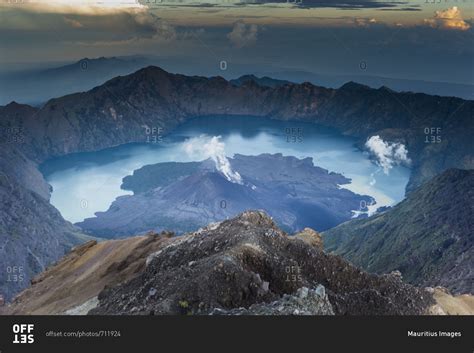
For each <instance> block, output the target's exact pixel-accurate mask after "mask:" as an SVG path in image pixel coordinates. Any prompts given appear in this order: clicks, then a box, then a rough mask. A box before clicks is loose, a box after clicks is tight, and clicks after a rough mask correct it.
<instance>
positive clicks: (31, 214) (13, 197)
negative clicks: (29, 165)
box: [0, 178, 87, 301]
mask: <svg viewBox="0 0 474 353" xmlns="http://www.w3.org/2000/svg"><path fill="white" fill-rule="evenodd" d="M0 204H1V205H2V206H1V207H2V210H1V212H0V295H2V296H3V297H4V298H5V299H6V300H7V301H8V300H10V299H11V298H12V297H13V296H14V295H15V294H16V293H18V292H19V291H20V290H22V289H24V288H26V287H27V286H28V285H29V281H30V280H31V278H33V276H34V275H36V274H37V273H39V272H41V271H44V270H45V269H46V267H47V266H48V265H50V264H51V263H52V262H54V261H56V260H57V259H59V258H60V257H62V256H63V255H64V254H65V253H66V252H67V251H69V249H70V248H71V246H73V245H75V244H78V243H80V242H82V241H84V240H85V239H87V237H86V236H83V235H81V233H80V231H79V229H77V228H76V227H74V226H73V225H72V224H70V223H69V222H66V221H65V220H64V219H63V218H62V217H61V215H60V213H59V212H58V211H57V210H56V209H55V208H54V207H53V206H51V205H50V204H49V202H48V201H47V200H46V199H44V198H43V197H42V196H40V195H39V194H37V193H35V192H33V191H31V190H29V189H27V188H25V187H23V186H22V185H20V183H18V182H17V181H16V180H14V179H8V178H0Z"/></svg>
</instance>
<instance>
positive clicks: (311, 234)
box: [290, 228, 324, 250]
mask: <svg viewBox="0 0 474 353" xmlns="http://www.w3.org/2000/svg"><path fill="white" fill-rule="evenodd" d="M290 239H300V240H302V241H304V242H305V243H308V244H309V245H311V246H314V247H316V248H318V249H320V250H323V248H324V246H323V238H322V237H321V234H319V233H318V232H316V231H315V230H313V229H311V228H305V229H303V230H302V231H301V232H298V233H296V234H294V235H293V236H291V237H290Z"/></svg>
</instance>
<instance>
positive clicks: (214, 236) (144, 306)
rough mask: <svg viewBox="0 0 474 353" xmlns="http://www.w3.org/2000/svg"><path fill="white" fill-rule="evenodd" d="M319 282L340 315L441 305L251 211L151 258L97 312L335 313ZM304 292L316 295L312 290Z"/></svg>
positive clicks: (105, 294) (104, 296) (107, 292)
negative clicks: (290, 234)
mask: <svg viewBox="0 0 474 353" xmlns="http://www.w3.org/2000/svg"><path fill="white" fill-rule="evenodd" d="M319 285H321V286H324V288H325V292H326V293H327V298H328V299H329V303H330V304H331V306H332V308H333V309H332V310H333V312H334V313H335V314H338V315H351V314H352V315H403V314H413V315H416V314H422V313H425V311H426V310H427V308H428V307H429V306H430V305H431V304H432V303H433V299H432V297H431V295H430V294H429V293H428V292H425V291H424V290H421V289H418V288H416V287H413V286H410V285H407V284H405V283H403V282H402V281H401V280H400V279H399V278H398V277H396V276H390V275H388V276H377V275H370V274H367V273H365V272H363V271H361V270H359V269H358V268H356V267H354V266H352V265H350V264H349V263H348V262H346V261H345V260H343V259H342V258H340V257H338V256H335V255H328V254H325V253H324V252H323V251H321V250H320V249H318V248H317V247H314V246H312V245H310V244H307V243H305V242H303V241H295V240H291V239H289V238H288V236H287V234H286V233H284V232H283V231H281V230H280V229H279V228H278V227H277V226H276V225H275V223H274V222H273V221H272V220H271V219H270V218H269V217H268V216H267V215H266V214H264V213H263V212H258V211H249V212H244V213H242V214H241V215H239V216H238V217H236V218H234V219H231V220H226V221H223V222H221V223H219V224H215V225H212V226H211V227H208V228H203V229H201V230H199V231H197V232H195V233H190V234H186V235H184V236H182V237H180V238H179V240H178V241H175V242H173V243H172V244H170V245H168V246H166V247H165V248H163V249H161V250H160V251H158V252H157V253H155V254H153V255H151V256H149V258H148V260H147V267H146V269H145V270H144V271H143V273H142V274H140V275H139V276H137V277H136V278H134V279H132V280H130V281H129V282H126V283H124V284H121V285H118V286H114V287H109V288H106V289H104V290H103V291H102V292H101V293H100V294H99V295H98V299H99V305H98V306H97V307H96V308H95V309H93V310H91V311H90V312H89V314H134V315H136V314H141V315H149V314H186V315H190V314H210V313H217V312H219V310H223V311H222V312H223V313H225V312H227V311H229V310H232V309H239V308H246V309H248V308H251V309H249V310H250V312H262V311H265V312H269V313H270V312H275V310H276V311H279V306H278V305H277V304H271V303H273V302H279V303H280V304H281V305H283V309H282V311H283V312H285V313H288V312H289V311H291V310H292V309H293V313H294V310H300V309H301V310H302V312H304V313H310V312H318V313H329V306H328V303H327V302H326V299H325V295H323V293H322V287H318V286H319ZM302 287H306V288H313V289H314V290H315V291H314V292H310V291H309V290H308V293H306V289H301V288H302ZM298 290H299V291H298ZM310 293H311V294H310ZM285 294H286V295H290V296H285ZM292 296H298V298H299V299H297V298H296V297H295V298H292ZM305 298H306V299H305ZM253 305H257V306H255V307H253V308H252V306H253ZM259 305H263V306H259ZM312 305H314V306H312ZM216 310H217V311H216ZM241 310H242V309H239V310H238V311H237V313H238V312H240V311H241Z"/></svg>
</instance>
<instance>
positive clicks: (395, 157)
mask: <svg viewBox="0 0 474 353" xmlns="http://www.w3.org/2000/svg"><path fill="white" fill-rule="evenodd" d="M365 147H367V148H368V149H369V151H370V152H371V153H372V154H373V155H374V156H375V158H376V162H377V164H378V165H379V166H380V167H381V168H382V169H383V172H384V173H385V174H387V175H388V174H389V172H390V169H392V168H393V167H394V166H396V165H400V164H405V165H408V164H410V163H411V160H410V158H408V150H407V149H406V147H405V145H404V144H402V143H398V142H393V143H392V142H385V141H384V140H383V139H382V138H380V136H378V135H375V136H372V137H370V138H369V139H368V140H367V142H366V143H365Z"/></svg>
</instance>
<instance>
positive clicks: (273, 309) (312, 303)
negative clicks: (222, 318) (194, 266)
mask: <svg viewBox="0 0 474 353" xmlns="http://www.w3.org/2000/svg"><path fill="white" fill-rule="evenodd" d="M211 315H334V311H333V309H332V305H331V303H330V302H329V299H328V296H327V294H326V292H325V290H324V287H323V286H322V285H318V286H317V287H316V288H315V289H308V288H306V287H301V288H300V289H298V290H297V291H296V293H295V294H284V295H283V297H282V298H281V299H278V300H276V301H274V302H271V303H259V304H253V305H252V306H250V307H249V308H248V309H246V308H238V309H231V310H223V309H214V311H212V312H211Z"/></svg>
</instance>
